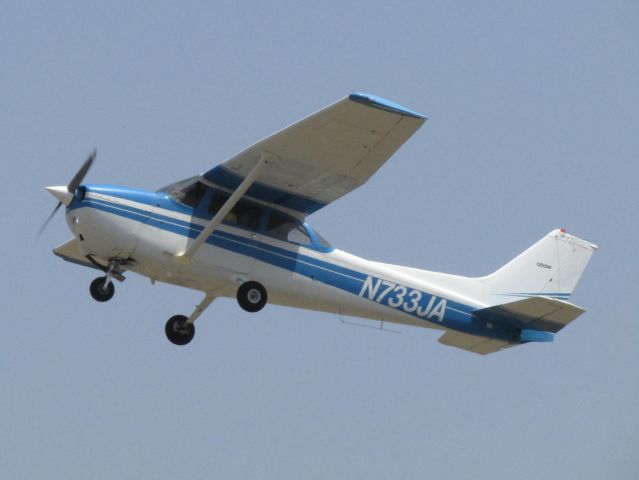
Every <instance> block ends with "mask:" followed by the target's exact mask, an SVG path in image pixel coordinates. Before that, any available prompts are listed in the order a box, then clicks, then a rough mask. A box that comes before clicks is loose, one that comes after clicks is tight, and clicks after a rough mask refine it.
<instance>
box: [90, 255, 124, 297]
mask: <svg viewBox="0 0 639 480" xmlns="http://www.w3.org/2000/svg"><path fill="white" fill-rule="evenodd" d="M121 264H122V261H121V260H110V261H109V266H108V267H107V268H106V269H105V271H104V273H105V275H104V277H98V278H96V279H95V280H93V281H92V282H91V285H90V286H89V292H91V296H92V297H93V299H94V300H95V301H97V302H107V301H109V300H111V298H112V297H113V294H114V293H115V286H114V285H113V281H112V280H113V278H117V279H118V280H120V281H123V280H124V276H122V272H121V270H120V265H121Z"/></svg>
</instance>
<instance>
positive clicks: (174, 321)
mask: <svg viewBox="0 0 639 480" xmlns="http://www.w3.org/2000/svg"><path fill="white" fill-rule="evenodd" d="M186 321H187V317H185V316H184V315H174V316H172V317H171V318H169V319H168V321H167V322H166V326H165V327H164V332H165V333H166V338H168V339H169V342H171V343H173V344H174V345H186V344H187V343H189V342H190V341H191V340H193V336H194V335H195V325H193V324H192V323H186Z"/></svg>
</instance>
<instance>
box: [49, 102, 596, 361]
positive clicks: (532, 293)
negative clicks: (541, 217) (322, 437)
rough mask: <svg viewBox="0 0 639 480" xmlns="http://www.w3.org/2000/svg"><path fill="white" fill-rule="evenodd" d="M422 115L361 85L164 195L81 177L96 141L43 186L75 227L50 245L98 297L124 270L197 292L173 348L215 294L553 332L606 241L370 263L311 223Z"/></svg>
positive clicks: (466, 328)
mask: <svg viewBox="0 0 639 480" xmlns="http://www.w3.org/2000/svg"><path fill="white" fill-rule="evenodd" d="M425 120H426V118H425V117H424V116H422V115H420V114H419V113H417V112H414V111H412V110H409V109H407V108H405V107H402V106H401V105H398V104H396V103H393V102H390V101H387V100H384V99H382V98H379V97H375V96H373V95H368V94H361V93H356V94H352V95H350V96H348V97H347V98H344V99H342V100H340V101H338V102H337V103H334V104H333V105H330V106H328V107H326V108H324V109H323V110H320V111H319V112H317V113H314V114H312V115H311V116H309V117H307V118H304V119H303V120H301V121H299V122H297V123H294V124H293V125H291V126H289V127H287V128H285V129H283V130H281V131H279V132H277V133H275V134H274V135H271V136H270V137H268V138H265V139H264V140H262V141H260V142H258V143H256V144H255V145H253V146H252V147H249V148H247V149H246V150H244V151H243V152H241V153H239V154H238V155H236V156H234V157H233V158H231V159H230V160H228V161H226V162H224V163H223V164H221V165H218V166H216V167H215V168H213V169H211V170H208V171H206V172H204V173H202V174H201V175H199V176H196V177H192V178H189V179H187V180H184V181H180V182H177V183H174V184H172V185H169V186H168V187H166V188H163V189H162V190H159V191H157V192H148V191H141V190H135V189H131V188H125V187H115V186H109V185H89V184H82V180H83V178H84V176H85V175H86V173H87V171H88V170H89V168H90V166H91V164H92V162H93V160H94V158H95V152H94V153H93V154H91V156H89V158H88V159H87V160H86V162H85V163H84V165H83V166H82V168H81V169H80V170H79V171H78V173H77V174H76V175H75V177H74V178H73V179H72V180H71V182H70V183H69V185H67V186H62V187H48V188H47V190H49V192H51V193H52V194H53V195H54V196H55V197H56V198H57V199H58V200H59V202H60V203H59V204H58V206H57V207H56V208H55V209H54V211H53V213H52V214H51V217H52V216H53V214H54V213H55V212H56V211H57V209H58V208H59V207H60V205H62V204H64V205H65V206H66V218H67V223H68V225H69V228H70V229H71V232H72V233H73V235H74V238H73V240H71V241H69V242H67V243H65V244H64V245H61V246H60V247H58V248H56V249H55V250H54V252H55V254H56V255H58V256H60V257H62V258H63V259H64V260H68V261H70V262H73V263H77V264H80V265H83V266H87V267H92V268H96V269H99V270H102V271H103V272H104V275H102V276H100V277H98V278H96V279H95V280H94V281H93V283H91V287H90V292H91V295H92V296H93V298H94V299H95V300H97V301H99V302H105V301H107V300H109V299H110V298H111V297H112V296H113V293H114V286H113V280H114V279H115V280H118V281H122V280H124V276H123V273H124V272H125V271H126V270H130V271H132V272H136V273H138V274H140V275H144V276H146V277H149V278H150V279H151V281H152V282H155V281H160V282H166V283H171V284H175V285H181V286H183V287H188V288H192V289H196V290H200V291H202V292H203V293H204V299H203V300H202V302H201V303H200V304H199V305H198V306H197V307H196V308H195V310H194V311H193V312H192V313H191V314H190V315H189V316H184V315H176V316H173V317H171V318H170V319H169V320H168V321H167V323H166V328H165V331H166V335H167V337H168V339H169V340H170V341H171V342H173V343H174V344H176V345H185V344H187V343H189V342H190V341H191V339H192V338H193V336H194V334H195V327H194V325H193V322H195V320H196V319H197V318H198V317H199V316H200V315H201V314H202V312H203V311H204V310H205V309H206V308H207V307H208V306H209V305H210V304H211V302H213V300H215V299H216V298H218V297H236V298H237V301H238V303H239V305H240V307H242V308H243V309H244V310H247V311H249V312H257V311H259V310H261V309H262V308H263V307H264V305H266V303H267V301H268V302H271V303H274V304H277V305H286V306H291V307H298V308H307V309H312V310H319V311H323V312H329V313H335V314H340V315H352V316H356V317H363V318H367V319H374V320H381V321H383V322H395V323H400V324H405V325H413V326H419V327H427V328H434V329H438V330H442V331H443V332H444V333H443V335H442V336H441V337H440V339H439V341H440V342H441V343H444V344H446V345H452V346H455V347H459V348H462V349H464V350H468V351H471V352H475V353H480V354H487V353H491V352H496V351H499V350H501V349H504V348H507V347H510V346H513V345H520V344H523V343H528V342H546V341H551V340H552V339H553V334H554V333H556V332H558V331H559V330H561V329H562V328H563V327H564V326H566V325H567V324H568V323H569V322H571V321H572V320H574V319H575V318H577V317H578V316H579V315H580V314H582V313H583V312H584V310H583V309H581V308H579V307H577V306H575V305H573V304H571V303H568V302H567V300H568V297H569V296H570V294H571V293H572V291H573V289H574V288H575V285H576V284H577V281H578V280H579V277H580V276H581V274H582V272H583V270H584V269H585V267H586V264H587V263H588V261H589V259H590V257H591V255H592V254H593V252H594V251H595V250H596V248H597V247H596V246H595V245H593V244H591V243H589V242H586V241H584V240H581V239H579V238H577V237H574V236H572V235H569V234H567V233H566V232H565V231H564V230H563V229H561V230H554V231H552V232H550V233H549V234H548V235H546V236H545V237H544V238H542V239H541V240H540V241H538V242H537V243H535V244H534V245H533V246H532V247H530V248H529V249H528V250H526V251H525V252H523V253H522V254H521V255H519V256H518V257H516V258H515V259H514V260H512V261H511V262H509V263H507V264H506V265H505V266H503V267H502V268H500V269H499V270H497V271H496V272H494V273H492V274H490V275H487V276H485V277H479V278H470V277H462V276H456V275H448V274H444V273H434V272H429V271H426V270H420V269H417V268H409V267H401V266H397V265H389V264H384V263H379V262H373V261H369V260H364V259H363V258H360V257H356V256H354V255H351V254H348V253H346V252H343V251H340V250H337V249H335V248H333V247H332V246H331V245H330V244H329V243H328V242H327V241H326V240H325V239H324V238H322V236H321V235H320V234H319V233H318V232H317V231H316V230H314V229H313V228H312V227H311V226H310V225H308V224H307V223H306V222H305V220H306V217H307V216H308V215H310V214H311V213H313V212H315V211H317V210H319V209H320V208H322V207H324V206H326V205H328V204H329V203H331V202H333V201H335V200H337V199H338V198H340V197H341V196H342V195H345V194H347V193H348V192H350V191H351V190H354V189H356V188H357V187H359V186H360V185H362V184H364V183H365V182H366V181H367V180H368V179H369V178H370V177H371V176H372V175H373V174H374V173H375V172H376V171H377V169H379V168H380V167H381V166H382V165H383V164H384V162H386V161H387V160H388V159H389V158H390V157H391V156H392V155H393V153H394V152H395V151H396V150H397V149H398V148H399V147H400V146H401V145H402V144H403V143H404V142H405V141H406V140H407V139H408V138H409V137H410V136H411V135H412V134H413V133H415V131H416V130H417V129H418V128H419V127H420V126H421V125H422V124H423V123H424V121H425ZM51 217H49V219H48V220H47V222H46V223H48V221H49V220H50V219H51ZM46 223H45V225H46ZM43 228H44V227H43Z"/></svg>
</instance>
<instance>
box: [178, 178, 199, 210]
mask: <svg viewBox="0 0 639 480" xmlns="http://www.w3.org/2000/svg"><path fill="white" fill-rule="evenodd" d="M205 193H206V187H205V186H204V184H203V183H202V182H197V183H194V184H193V185H190V186H189V187H187V188H185V189H184V190H182V191H181V192H180V193H179V195H178V196H176V200H177V201H178V202H181V203H183V204H184V205H188V206H189V207H193V208H195V207H197V206H198V204H199V203H200V201H201V200H202V197H203V196H204V194H205Z"/></svg>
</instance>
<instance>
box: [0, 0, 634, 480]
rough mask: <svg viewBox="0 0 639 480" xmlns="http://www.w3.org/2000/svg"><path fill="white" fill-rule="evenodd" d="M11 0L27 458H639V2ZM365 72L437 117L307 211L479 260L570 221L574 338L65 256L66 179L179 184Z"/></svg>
mask: <svg viewBox="0 0 639 480" xmlns="http://www.w3.org/2000/svg"><path fill="white" fill-rule="evenodd" d="M130 3H131V2H121V3H119V2H100V3H95V4H94V3H92V2H41V3H40V2H2V4H1V5H0V59H1V61H2V68H1V69H0V161H1V162H2V170H3V179H4V182H3V183H4V189H5V190H4V195H3V197H4V199H5V208H4V214H3V215H2V218H1V220H0V222H1V224H0V225H1V226H2V236H1V240H0V241H1V245H0V247H1V250H2V252H3V254H4V258H5V261H4V265H5V269H4V275H3V278H4V279H3V281H2V289H0V301H1V302H2V306H3V308H4V315H3V318H2V334H0V360H1V362H2V369H1V370H0V384H1V385H2V394H1V395H0V428H1V431H2V435H0V477H2V478H51V479H86V478H96V479H98V478H104V479H107V478H119V479H127V478H141V477H142V478H156V479H165V478H166V479H168V478H228V479H276V478H277V479H280V478H309V479H324V478H331V479H352V478H369V479H387V478H406V479H413V478H415V479H417V478H425V477H430V478H443V479H457V478H468V477H471V476H472V477H473V478H486V479H505V478H513V477H516V478H520V479H538V478H580V479H600V478H616V479H630V478H633V479H634V478H637V473H638V472H639V460H638V459H639V409H637V396H638V394H639V374H638V371H637V368H638V361H639V326H638V325H639V320H638V319H637V313H636V309H635V308H634V301H635V300H636V299H637V296H638V295H639V288H638V286H639V282H638V281H637V269H638V267H639V262H638V256H637V250H636V248H637V247H636V245H637V243H638V241H639V238H638V237H639V235H638V227H637V225H638V224H639V215H638V213H637V203H638V200H639V195H638V194H637V183H638V181H639V167H638V156H639V135H638V133H639V114H638V112H639V92H638V88H637V79H638V78H639V5H638V4H637V3H636V2H631V1H627V2H621V1H610V2H588V1H586V2H584V1H579V2H577V1H575V2H563V1H559V2H557V1H537V2H480V3H478V2H455V3H452V2H431V1H420V2H405V3H401V4H400V3H397V2H381V1H380V2H377V1H367V2H293V1H290V2H285V1H277V2H254V3H241V2H160V1H157V2H148V3H145V2H137V3H136V4H135V5H131V4H130ZM352 91H369V92H372V93H375V94H377V95H381V96H384V97H387V98H390V99H392V100H394V101H397V102H399V103H403V104H405V105H407V106H408V107H410V108H413V109H415V110H418V111H421V112H423V113H425V114H426V115H427V116H428V117H429V118H430V120H429V121H428V122H427V123H426V124H425V125H424V126H423V127H422V129H421V130H420V131H419V132H418V133H417V134H416V135H415V136H414V137H413V138H412V139H411V140H410V141H409V142H408V143H407V144H406V145H405V146H404V147H403V148H402V149H401V150H400V151H399V152H398V153H397V154H396V155H395V156H394V157H393V158H392V159H391V160H390V161H389V162H388V163H387V164H386V165H385V166H384V167H383V168H382V169H381V170H380V171H379V172H378V174H377V175H376V176H375V177H374V178H373V179H372V180H371V181H370V182H369V183H368V184H367V185H366V186H364V187H363V188H361V189H360V190H358V191H356V192H353V193H352V194H350V195H348V196H347V197H345V198H344V199H342V200H340V201H339V202H336V203H335V204H332V205H330V206H328V207H327V208H325V209H323V210H321V211H320V212H318V213H316V214H315V215H313V216H312V217H311V218H310V222H311V223H312V224H313V225H314V226H315V227H316V228H317V229H318V230H319V231H321V232H322V233H323V234H324V235H325V236H326V237H327V238H329V239H330V240H331V241H332V242H333V244H334V245H335V246H337V247H338V248H341V249H344V250H347V251H349V252H352V253H355V254H358V255H361V256H363V257H366V258H371V259H374V260H381V261H386V262H392V263H397V264H403V265H412V266H417V267H421V268H427V269H431V270H437V271H446V272H450V273H458V274H465V275H482V274H485V273H488V272H491V271H493V270H495V269H496V268H497V267H499V266H501V265H502V264H503V263H505V262H506V261H507V260H509V259H510V258H512V257H514V256H515V255H516V254H518V253H519V252H520V251H522V250H523V249H525V248H526V247H528V246H529V245H530V244H532V243H533V242H535V241H536V240H538V239H539V238H541V237H542V236H543V235H545V234H546V233H547V232H549V231H550V230H552V229H554V228H557V227H566V228H567V229H568V231H569V232H571V233H574V234H577V235H579V236H581V237H583V238H586V239H588V240H591V241H593V242H595V243H598V244H599V246H600V250H599V251H598V252H597V254H596V255H595V257H594V258H593V260H592V262H591V264H590V266H589V268H588V269H587V270H586V272H585V275H584V276H583V278H582V281H581V283H580V284H579V286H578V288H577V290H576V293H575V295H574V296H573V298H572V300H573V301H574V302H575V303H577V304H579V305H581V306H583V307H584V308H585V309H586V310H587V313H586V314H585V315H584V316H582V317H581V318H580V319H579V320H577V321H576V322H574V323H573V324H572V325H570V327H568V328H566V329H565V330H564V331H563V332H561V334H559V335H558V336H557V338H556V341H555V343H554V344H542V345H527V346H524V347H519V348H513V349H510V350H508V351H505V352H501V353H498V354H495V355H490V356H487V357H480V356H475V355H472V354H469V353H466V352H463V351H460V350H456V349H451V348H449V347H445V346H442V345H440V344H439V343H437V341H436V339H437V337H438V334H437V332H433V331H429V330H425V329H411V328H401V329H400V330H401V334H400V335H397V334H392V333H384V332H380V331H377V330H374V329H367V328H357V327H354V326H349V325H344V324H342V323H340V321H339V319H338V318H336V317H333V316H330V315H326V314H320V313H313V312H306V311H301V310H291V309H285V308H280V307H276V306H267V308H265V309H264V310H263V311H262V312H260V313H259V314H256V315H251V314H248V313H245V312H244V311H242V310H241V309H239V307H238V306H237V305H236V303H235V302H234V301H232V300H226V299H225V300H219V301H217V302H216V303H214V304H213V305H212V306H211V307H210V309H209V310H207V312H206V313H205V314H204V315H203V316H202V317H201V318H200V319H199V320H198V322H197V330H198V332H197V335H196V338H195V340H194V341H193V342H192V344H190V345H189V346H188V347H186V348H177V347H174V346H173V345H171V344H169V343H168V341H167V340H166V338H165V336H164V323H165V321H166V319H167V318H168V317H169V316H171V315H174V314H177V313H186V314H188V312H190V311H191V309H192V308H193V306H194V305H195V304H196V303H198V302H199V300H200V294H198V293H197V292H192V291H188V290H184V289H180V288H177V287H169V286H166V285H159V284H158V285H155V286H151V285H150V284H149V282H148V280H145V279H143V278H140V277H136V276H135V275H130V276H129V278H128V279H127V281H126V282H125V283H124V284H118V285H117V286H116V288H117V292H116V297H115V298H114V300H112V301H111V302H109V303H107V304H97V303H96V302H94V301H93V300H92V299H91V298H90V297H89V294H88V284H89V282H90V281H91V280H92V279H93V278H94V276H95V272H94V271H89V270H88V269H82V268H80V267H77V266H75V265H71V264H68V263H65V262H63V261H61V260H60V259H58V258H57V257H54V256H53V255H52V254H51V249H52V248H53V247H54V246H56V245H58V244H61V243H63V242H65V241H66V240H67V239H68V238H70V233H69V232H68V230H67V227H66V224H65V222H64V220H63V218H62V215H59V216H58V217H57V218H56V219H55V221H54V222H52V224H51V225H50V227H49V229H48V230H47V231H46V232H45V234H44V235H42V237H41V238H40V239H39V240H38V241H37V242H36V241H34V239H33V237H34V234H35V232H36V231H37V229H38V227H39V226H40V224H41V222H42V221H43V220H44V219H45V218H46V216H47V214H48V213H49V211H50V210H51V209H52V208H53V206H54V205H55V200H54V199H53V198H52V197H50V196H49V195H48V194H47V192H46V191H45V190H44V189H43V187H44V186H45V185H58V184H65V183H67V182H68V181H69V179H70V178H71V176H72V175H73V173H74V172H75V171H76V170H77V168H78V167H79V165H80V164H81V162H82V161H83V160H84V158H85V157H86V155H87V154H88V153H89V151H90V150H91V149H92V148H94V147H97V148H98V160H97V162H96V164H95V165H94V168H93V170H92V171H91V172H90V174H89V177H88V179H87V180H88V181H91V182H95V183H114V184H123V185H129V186H136V187H140V188H147V189H157V188H159V187H162V186H164V185H166V184H168V183H171V182H173V181H175V180H178V179H182V178H185V177H188V176H191V175H194V174H197V173H200V172H201V171H204V170H206V169H208V168H210V167H211V166H213V165H215V164H217V163H220V162H222V161H224V160H225V159H227V158H229V157H230V156H232V155H233V154H235V153H237V152H238V151H240V150H242V149H243V148H245V147H246V146H248V145H250V144H252V143H254V142H255V141H257V140H258V139H260V138H262V137H264V136H266V135H268V134H270V133H272V132H273V131H275V130H278V129H279V128H281V127H283V126H285V125H287V124H289V123H291V122H293V121H295V120H297V119H299V118H301V117H303V116H305V115H307V114H308V113H311V112H313V111H314V110H317V109H319V108H321V107H323V106H325V105H327V104H329V103H331V102H333V101H335V100H337V99H339V98H341V97H343V96H345V95H347V94H348V93H350V92H352Z"/></svg>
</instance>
